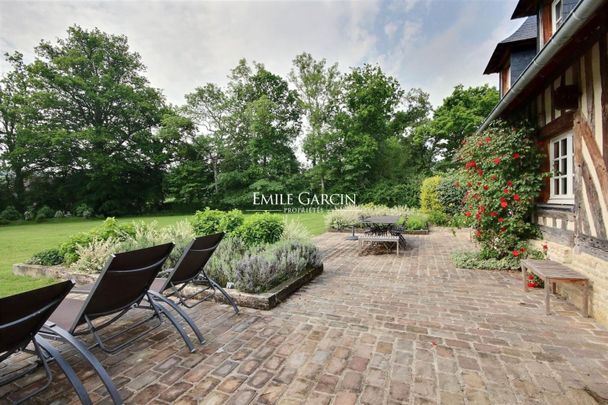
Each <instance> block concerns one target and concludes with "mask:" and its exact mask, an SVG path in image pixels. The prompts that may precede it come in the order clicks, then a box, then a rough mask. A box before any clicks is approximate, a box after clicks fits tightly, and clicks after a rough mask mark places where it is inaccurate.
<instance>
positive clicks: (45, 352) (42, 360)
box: [0, 281, 122, 405]
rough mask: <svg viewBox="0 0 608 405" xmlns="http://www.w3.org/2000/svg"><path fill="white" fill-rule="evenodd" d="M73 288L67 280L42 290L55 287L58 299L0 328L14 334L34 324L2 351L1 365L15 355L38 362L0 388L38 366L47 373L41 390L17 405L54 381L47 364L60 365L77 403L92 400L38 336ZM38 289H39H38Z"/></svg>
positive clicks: (51, 346) (71, 370)
mask: <svg viewBox="0 0 608 405" xmlns="http://www.w3.org/2000/svg"><path fill="white" fill-rule="evenodd" d="M61 284H63V285H61ZM73 285H74V284H73V283H72V282H71V281H66V282H63V283H58V284H55V285H52V286H49V287H43V288H42V289H45V288H46V289H48V288H57V289H58V292H57V297H55V298H54V299H52V300H51V301H50V302H49V303H47V304H46V305H44V306H43V307H42V308H39V309H36V310H33V311H32V312H30V313H28V314H26V315H24V316H22V317H20V318H18V319H15V320H13V321H11V322H8V323H5V324H2V325H0V333H15V332H17V331H15V330H14V329H15V328H19V327H20V326H21V325H23V327H25V325H28V324H30V323H32V322H37V323H35V324H34V325H32V327H31V331H29V332H28V333H27V334H26V336H24V338H23V339H22V340H21V341H20V342H17V343H16V344H15V345H14V346H12V347H8V348H5V350H4V352H3V353H2V354H0V362H2V361H4V360H6V359H8V358H9V357H10V356H12V355H14V354H15V353H18V352H25V353H31V354H33V355H35V356H36V357H37V359H38V361H37V362H35V363H33V364H32V365H31V366H29V367H26V368H25V369H23V370H20V371H19V372H14V373H12V374H10V375H8V376H5V377H4V378H2V379H0V385H5V384H9V383H11V382H13V381H15V380H17V379H19V378H21V377H23V376H25V375H27V374H29V373H32V372H34V371H35V370H37V369H38V368H39V367H40V365H42V367H43V369H44V371H45V374H46V382H45V384H44V385H43V386H42V387H40V388H37V389H36V390H34V391H32V392H30V393H29V394H28V395H26V396H25V397H23V398H20V399H18V400H16V401H15V402H14V403H16V404H19V403H22V402H25V401H27V400H28V399H31V398H32V397H34V396H35V395H37V394H39V393H40V392H42V391H44V390H45V389H46V388H48V387H49V385H50V384H51V382H52V381H53V373H52V372H51V370H50V368H49V365H48V362H49V361H55V362H57V365H58V366H59V368H60V369H61V371H63V373H64V374H65V375H66V377H67V378H68V381H69V382H70V384H71V385H72V387H73V388H74V390H75V391H76V394H77V395H78V398H79V399H80V402H82V403H83V404H86V405H88V404H91V403H92V402H91V399H90V398H89V395H88V394H87V391H86V390H85V388H84V386H83V385H82V382H81V381H80V379H79V378H78V376H77V375H76V373H75V372H74V369H73V368H72V367H71V366H70V365H69V364H68V362H67V361H65V359H64V358H63V356H62V355H61V354H60V353H59V351H58V350H57V349H55V348H54V347H53V345H52V344H51V343H50V342H48V341H47V340H46V339H44V338H43V337H42V336H41V335H40V334H39V331H40V329H41V328H43V324H44V322H45V321H46V319H48V317H49V316H50V315H51V314H52V312H53V311H54V310H55V308H57V306H59V304H60V303H61V301H62V300H63V299H64V298H65V297H66V295H67V294H68V293H69V291H70V289H71V288H72V286H73ZM61 288H63V291H62V290H61ZM38 290H41V289H38ZM36 291H37V290H34V291H29V292H27V293H24V294H23V295H24V299H27V297H26V295H27V294H36ZM13 299H14V297H13ZM30 343H31V344H32V346H33V350H32V349H28V346H29V345H30ZM110 384H111V386H112V387H113V386H114V384H113V383H112V382H111V380H110ZM118 398H120V396H118ZM121 401H122V400H121Z"/></svg>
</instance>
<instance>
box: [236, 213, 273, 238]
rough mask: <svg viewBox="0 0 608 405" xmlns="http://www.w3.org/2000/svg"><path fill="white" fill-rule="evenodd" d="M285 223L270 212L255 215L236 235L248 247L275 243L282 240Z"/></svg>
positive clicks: (239, 228)
mask: <svg viewBox="0 0 608 405" xmlns="http://www.w3.org/2000/svg"><path fill="white" fill-rule="evenodd" d="M283 228H284V223H283V220H282V219H281V217H280V216H278V215H275V214H270V213H268V212H264V213H256V214H253V215H251V216H249V217H247V219H246V220H245V222H244V223H243V224H242V225H241V226H239V227H238V228H237V229H236V230H235V231H234V235H235V236H237V237H239V238H241V239H242V240H243V242H245V244H246V245H247V246H254V245H260V244H263V243H275V242H277V241H278V240H279V239H281V235H282V234H283Z"/></svg>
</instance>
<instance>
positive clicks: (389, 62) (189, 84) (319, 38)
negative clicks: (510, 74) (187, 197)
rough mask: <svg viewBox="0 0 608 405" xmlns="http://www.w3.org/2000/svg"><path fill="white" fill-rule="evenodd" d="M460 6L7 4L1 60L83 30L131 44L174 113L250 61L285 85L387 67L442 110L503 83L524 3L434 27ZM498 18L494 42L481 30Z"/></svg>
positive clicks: (482, 7) (502, 4) (471, 10)
mask: <svg viewBox="0 0 608 405" xmlns="http://www.w3.org/2000/svg"><path fill="white" fill-rule="evenodd" d="M455 1H456V0H436V1H431V0H396V1H391V2H378V1H367V0H360V1H330V0H327V1H304V0H299V1H296V0H294V1H286V2H279V1H248V2H247V1H239V2H233V1H231V2H220V1H214V2H206V1H169V0H165V1H144V0H139V1H118V0H115V1H75V0H73V1H38V2H31V1H2V0H0V52H2V53H4V52H12V51H14V50H19V51H21V52H23V53H24V54H25V57H26V59H27V60H32V59H33V57H34V55H33V48H34V46H35V45H36V44H38V42H39V41H40V40H41V39H43V38H44V39H46V40H51V41H54V40H55V39H56V38H60V37H64V36H65V31H66V28H67V27H68V26H70V25H72V24H79V25H81V26H83V27H85V28H93V27H98V28H100V29H101V30H103V31H106V32H109V33H114V34H124V35H126V36H127V37H128V38H129V44H130V46H131V48H132V50H134V51H137V52H139V53H140V54H141V56H142V59H143V62H144V63H145V64H146V65H147V66H148V71H147V76H148V77H149V79H150V81H151V83H152V84H153V85H154V86H156V87H159V88H161V89H163V91H164V93H165V95H166V96H167V98H168V100H169V101H171V102H173V103H182V102H183V95H184V94H185V93H187V92H190V91H192V90H193V89H194V88H195V87H197V86H199V85H202V84H203V83H206V82H217V83H220V84H223V83H225V82H226V75H227V74H228V73H229V71H230V69H231V68H233V67H234V66H235V65H236V63H237V62H238V60H239V59H240V58H242V57H245V58H247V59H248V60H256V61H259V62H262V63H264V64H265V65H266V66H267V68H268V69H270V70H271V71H274V72H276V73H278V74H281V75H286V74H287V73H288V72H289V70H290V68H291V61H292V59H293V58H294V57H295V56H296V55H297V54H299V53H301V52H304V51H306V52H310V53H311V54H312V55H313V56H314V57H316V58H326V59H327V60H328V61H330V62H332V63H333V62H338V63H339V64H340V66H341V68H342V70H346V69H347V68H348V67H350V66H355V65H360V64H361V63H362V62H370V63H380V65H381V66H382V67H383V69H385V70H386V71H387V72H389V73H391V74H393V75H395V76H396V77H397V78H398V79H399V80H400V81H401V84H402V85H403V87H405V88H409V87H422V88H423V89H424V90H426V91H428V92H430V93H431V96H432V101H433V103H434V104H438V103H440V102H441V99H442V98H443V97H445V96H446V95H448V94H449V93H450V92H451V89H452V87H453V86H454V85H455V84H457V83H463V84H466V85H477V84H479V83H483V82H486V81H488V80H489V81H491V82H494V81H495V79H494V78H487V77H482V75H481V73H482V71H483V67H484V66H485V63H486V62H487V59H488V58H489V56H490V53H491V51H492V49H493V47H494V45H495V44H496V42H498V41H499V40H500V39H502V38H503V37H505V36H506V35H507V34H508V33H509V32H508V31H512V30H513V28H514V25H515V24H514V23H512V22H509V16H510V12H511V11H512V9H513V7H514V4H515V0H508V1H503V0H500V1H496V2H482V1H465V0H461V1H460V2H459V3H458V5H459V7H458V12H457V13H454V15H450V16H449V18H446V19H445V21H439V22H440V24H434V25H433V24H431V23H433V22H434V19H435V20H436V19H437V18H438V17H437V15H438V13H437V11H438V10H439V11H440V10H441V9H442V8H444V7H446V6H448V5H452V6H453V5H454V2H455ZM497 9H498V11H497ZM491 12H492V13H493V14H492V13H491ZM490 15H492V16H493V18H495V21H494V23H495V24H494V26H495V27H496V28H495V29H494V30H493V32H484V30H483V29H481V28H479V29H477V30H476V29H475V27H476V26H478V25H480V21H482V22H483V21H486V20H487V19H488V18H490ZM444 18H445V17H444ZM486 25H487V24H486ZM486 31H487V28H486ZM7 67H8V66H7V65H6V63H5V62H2V64H0V69H7Z"/></svg>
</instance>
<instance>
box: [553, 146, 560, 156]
mask: <svg viewBox="0 0 608 405" xmlns="http://www.w3.org/2000/svg"><path fill="white" fill-rule="evenodd" d="M558 157H559V142H555V143H554V144H553V158H554V159H556V158H558Z"/></svg>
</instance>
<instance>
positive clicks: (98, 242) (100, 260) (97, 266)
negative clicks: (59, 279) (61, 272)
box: [70, 238, 118, 274]
mask: <svg viewBox="0 0 608 405" xmlns="http://www.w3.org/2000/svg"><path fill="white" fill-rule="evenodd" d="M117 251H118V241H117V240H116V239H114V238H108V239H105V240H104V239H93V240H92V241H91V242H89V243H88V244H86V245H76V251H75V252H74V253H75V254H76V256H77V257H78V259H77V260H75V261H74V262H73V263H72V264H71V265H70V268H72V269H73V270H75V271H77V272H79V273H86V274H92V273H99V272H100V271H101V269H102V268H103V266H104V265H105V264H106V262H107V261H108V258H109V257H110V255H111V254H113V253H116V252H117Z"/></svg>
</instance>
